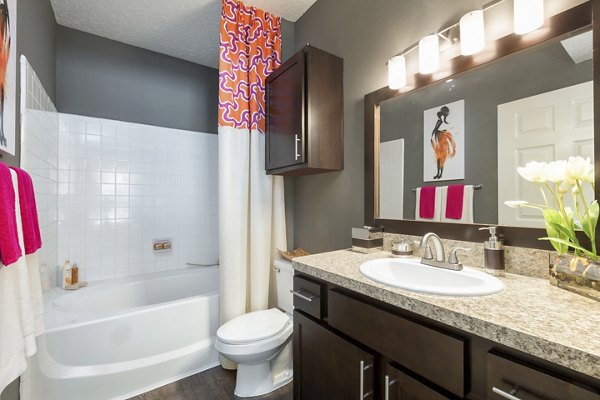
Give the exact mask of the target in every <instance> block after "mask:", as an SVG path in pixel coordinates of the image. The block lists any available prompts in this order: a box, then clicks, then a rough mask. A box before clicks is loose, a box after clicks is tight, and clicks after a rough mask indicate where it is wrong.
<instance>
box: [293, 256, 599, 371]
mask: <svg viewBox="0 0 600 400" xmlns="http://www.w3.org/2000/svg"><path fill="white" fill-rule="evenodd" d="M390 256H391V255H390V253H388V252H379V253H373V254H361V253H356V252H353V251H350V250H339V251H334V252H330V253H322V254H315V255H310V256H305V257H300V258H295V259H294V262H293V267H294V269H295V270H297V271H299V272H303V273H305V274H308V275H311V276H314V277H316V278H319V279H322V280H325V281H327V282H330V283H333V284H336V285H338V286H341V287H344V288H347V289H350V290H352V291H355V292H357V293H361V294H364V295H366V296H369V297H371V298H373V299H377V300H380V301H383V302H385V303H388V304H391V305H394V306H396V307H399V308H401V309H404V310H408V311H411V312H413V313H415V314H418V315H422V316H424V317H427V318H430V319H432V320H435V321H438V322H441V323H443V324H446V325H449V326H452V327H455V328H458V329H461V330H463V331H466V332H469V333H472V334H475V335H477V336H480V337H483V338H486V339H489V340H491V341H494V342H497V343H500V344H503V345H505V346H508V347H511V348H514V349H516V350H520V351H523V352H525V353H528V354H531V355H533V356H536V357H539V358H542V359H544V360H548V361H551V362H553V363H555V364H558V365H562V366H564V367H567V368H570V369H572V370H575V371H578V372H581V373H583V374H586V375H589V376H592V377H594V378H598V379H600V302H596V301H594V300H591V299H587V298H585V297H582V296H579V295H576V294H573V293H571V292H568V291H566V290H563V289H560V288H557V287H554V286H551V285H550V283H549V282H548V280H545V279H539V278H530V277H525V276H521V275H513V274H506V276H505V277H500V278H499V279H500V280H501V281H502V282H503V283H504V285H505V289H504V291H502V292H500V293H497V294H494V295H490V296H480V297H447V296H434V295H426V294H419V293H416V292H411V291H408V290H403V289H397V288H393V287H390V286H386V285H383V284H380V283H377V282H374V281H371V280H370V279H368V278H366V277H365V276H363V275H362V274H361V273H360V271H359V266H360V264H362V263H363V262H365V261H367V260H371V259H376V258H385V257H390Z"/></svg>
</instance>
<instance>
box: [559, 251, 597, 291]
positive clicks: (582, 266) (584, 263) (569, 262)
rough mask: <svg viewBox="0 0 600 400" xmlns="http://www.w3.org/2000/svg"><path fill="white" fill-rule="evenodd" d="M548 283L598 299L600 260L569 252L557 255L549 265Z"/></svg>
mask: <svg viewBox="0 0 600 400" xmlns="http://www.w3.org/2000/svg"><path fill="white" fill-rule="evenodd" d="M550 283H551V284H552V285H554V286H558V287H559V288H562V289H565V290H568V291H570V292H573V293H577V294H579V295H581V296H585V297H588V298H590V299H593V300H596V301H600V261H592V260H590V259H588V258H585V257H577V256H573V255H570V254H565V255H559V256H558V257H556V259H555V260H554V264H551V265H550Z"/></svg>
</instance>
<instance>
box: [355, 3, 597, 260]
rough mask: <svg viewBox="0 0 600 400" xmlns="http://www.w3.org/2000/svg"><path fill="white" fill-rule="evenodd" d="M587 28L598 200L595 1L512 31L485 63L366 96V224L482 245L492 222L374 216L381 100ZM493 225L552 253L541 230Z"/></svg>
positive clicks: (455, 62)
mask: <svg viewBox="0 0 600 400" xmlns="http://www.w3.org/2000/svg"><path fill="white" fill-rule="evenodd" d="M589 27H591V28H592V30H593V34H592V35H593V53H594V55H595V57H594V58H593V76H594V84H593V87H594V163H595V165H594V166H595V181H596V185H595V196H596V199H599V200H600V0H589V1H587V2H585V3H582V4H580V5H578V6H575V7H573V8H570V9H568V10H566V11H564V12H562V13H559V14H556V15H554V16H553V17H551V18H549V19H547V20H546V22H545V23H544V26H543V27H542V28H540V31H539V34H537V35H532V36H531V37H529V36H521V35H517V34H514V33H513V34H510V35H507V36H505V37H502V38H500V39H498V40H496V52H495V54H494V55H493V57H491V58H490V59H489V60H486V61H484V62H476V61H474V60H473V57H470V56H460V55H459V56H457V57H455V58H453V59H452V60H450V68H449V72H448V74H447V75H446V76H443V77H439V78H438V79H434V78H433V77H432V75H420V74H415V84H414V86H413V87H411V88H408V89H407V88H405V89H400V90H392V89H390V88H389V87H387V86H385V87H383V88H381V89H378V90H376V91H374V92H371V93H369V94H367V95H365V97H364V108H365V109H364V112H365V115H364V118H365V120H364V123H365V143H364V149H365V153H364V160H365V165H364V168H365V170H364V173H365V177H364V179H365V182H364V185H365V186H364V187H365V190H364V192H365V194H364V195H365V198H364V202H365V203H364V210H365V215H364V222H365V225H369V226H380V227H383V228H384V231H385V232H390V233H402V234H407V235H415V236H421V235H424V234H425V233H427V232H435V233H437V234H438V235H439V236H440V237H442V238H445V239H453V240H463V241H468V242H483V241H484V240H487V238H488V236H489V233H487V232H485V231H479V229H478V228H480V227H483V226H489V225H491V224H476V223H474V224H454V223H441V222H426V221H415V220H391V219H379V218H375V215H376V214H375V212H376V208H378V207H379V202H378V200H379V129H380V110H379V105H380V104H381V103H382V102H383V101H385V100H389V99H392V98H394V97H397V96H401V95H403V94H406V93H410V92H412V91H414V90H417V89H419V88H422V87H424V86H426V85H429V84H432V83H435V82H439V81H440V80H442V79H447V78H449V77H452V76H455V75H458V74H461V73H464V72H465V71H468V70H470V69H472V68H475V67H478V66H480V65H484V64H487V63H488V62H494V61H495V60H498V59H501V58H503V57H505V56H507V55H510V54H513V53H516V52H518V51H520V50H523V49H526V48H528V47H531V46H534V45H536V44H539V43H543V42H545V41H548V40H551V39H555V38H559V37H561V36H564V35H567V34H570V33H572V32H575V31H579V30H583V29H585V28H589ZM496 226H499V227H500V229H499V232H500V235H501V236H502V237H503V239H504V243H505V244H506V245H508V246H518V247H528V248H537V249H543V250H553V248H552V246H551V245H550V243H549V242H548V241H540V240H538V238H540V237H544V236H546V231H545V229H541V228H523V227H514V226H504V225H496ZM580 240H581V241H582V242H583V243H585V236H584V235H583V234H582V235H581V237H580ZM588 242H589V241H588ZM597 242H599V244H600V238H598V237H597Z"/></svg>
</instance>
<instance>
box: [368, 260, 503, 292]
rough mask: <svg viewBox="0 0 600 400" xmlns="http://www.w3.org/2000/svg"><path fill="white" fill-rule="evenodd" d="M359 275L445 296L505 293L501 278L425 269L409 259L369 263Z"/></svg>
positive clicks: (472, 271)
mask: <svg viewBox="0 0 600 400" xmlns="http://www.w3.org/2000/svg"><path fill="white" fill-rule="evenodd" d="M360 272H361V273H362V274H363V275H364V276H366V277H367V278H369V279H371V280H373V281H375V282H379V283H383V284H385V285H389V286H393V287H397V288H401V289H407V290H412V291H414V292H421V293H430V294H438V295H444V296H485V295H489V294H494V293H498V292H501V291H502V290H503V289H504V284H503V283H502V282H501V281H500V280H499V279H498V278H496V277H494V276H492V275H489V274H486V273H485V272H481V271H478V270H476V269H473V268H468V267H465V268H464V269H463V270H462V271H452V270H449V269H443V268H437V267H430V266H427V265H423V264H421V263H420V261H419V260H417V259H410V258H409V259H404V258H382V259H377V260H371V261H367V262H365V263H363V264H362V265H361V266H360Z"/></svg>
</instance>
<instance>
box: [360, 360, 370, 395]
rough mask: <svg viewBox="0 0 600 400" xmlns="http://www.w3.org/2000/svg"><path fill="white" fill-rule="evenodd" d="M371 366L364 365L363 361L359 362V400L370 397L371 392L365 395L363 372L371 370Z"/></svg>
mask: <svg viewBox="0 0 600 400" xmlns="http://www.w3.org/2000/svg"><path fill="white" fill-rule="evenodd" d="M371 367H372V365H370V364H369V365H365V362H364V361H361V362H360V400H363V399H364V398H366V397H369V396H370V395H371V392H369V393H366V394H365V371H366V370H368V369H369V368H371Z"/></svg>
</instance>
